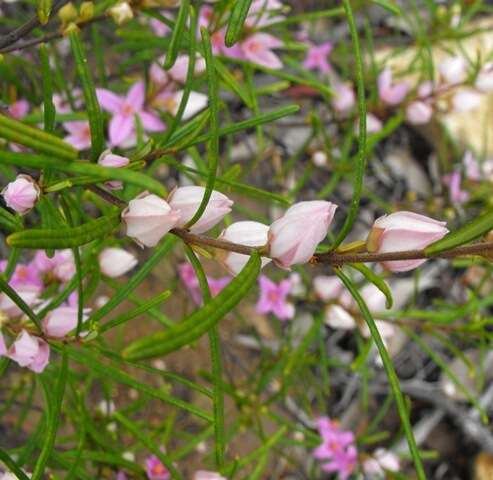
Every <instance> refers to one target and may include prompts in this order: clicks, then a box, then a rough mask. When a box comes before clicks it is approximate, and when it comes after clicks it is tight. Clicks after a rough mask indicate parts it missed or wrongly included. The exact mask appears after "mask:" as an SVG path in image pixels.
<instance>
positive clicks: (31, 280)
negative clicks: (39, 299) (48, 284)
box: [0, 260, 43, 289]
mask: <svg viewBox="0 0 493 480" xmlns="http://www.w3.org/2000/svg"><path fill="white" fill-rule="evenodd" d="M6 267H7V262H6V261H5V260H2V261H0V271H2V272H3V271H5V268H6ZM9 285H10V286H11V287H12V288H17V287H20V286H23V285H32V286H34V287H37V288H39V289H41V288H43V280H42V279H41V275H40V272H39V270H38V268H37V267H36V265H35V264H34V262H29V263H28V264H23V263H18V264H17V265H16V266H15V270H14V273H13V274H12V277H11V278H10V281H9Z"/></svg>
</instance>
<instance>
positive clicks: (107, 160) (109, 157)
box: [98, 150, 130, 190]
mask: <svg viewBox="0 0 493 480" xmlns="http://www.w3.org/2000/svg"><path fill="white" fill-rule="evenodd" d="M98 163H99V165H101V166H103V167H110V168H123V167H126V166H127V165H128V164H129V163H130V160H129V159H128V158H127V157H122V156H121V155H115V154H114V153H111V150H105V151H104V152H103V153H102V154H101V155H100V156H99V159H98ZM105 185H106V187H107V188H109V189H110V190H121V189H122V188H123V183H122V182H120V181H119V180H110V181H109V182H105Z"/></svg>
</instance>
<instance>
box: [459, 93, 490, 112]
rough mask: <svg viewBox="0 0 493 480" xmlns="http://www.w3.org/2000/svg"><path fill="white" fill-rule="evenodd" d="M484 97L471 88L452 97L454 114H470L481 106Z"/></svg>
mask: <svg viewBox="0 0 493 480" xmlns="http://www.w3.org/2000/svg"><path fill="white" fill-rule="evenodd" d="M482 98H483V97H482V95H481V94H480V93H479V92H477V91H476V90H472V89H471V88H464V89H462V90H460V91H459V92H457V93H456V94H455V95H454V96H453V97H452V108H453V111H454V112H459V113H461V112H468V111H469V110H472V109H474V108H476V107H479V105H480V104H481V99H482Z"/></svg>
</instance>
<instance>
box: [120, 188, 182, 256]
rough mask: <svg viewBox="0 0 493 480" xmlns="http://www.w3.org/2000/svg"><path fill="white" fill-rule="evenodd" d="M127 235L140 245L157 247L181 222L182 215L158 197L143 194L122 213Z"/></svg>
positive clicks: (132, 201)
mask: <svg viewBox="0 0 493 480" xmlns="http://www.w3.org/2000/svg"><path fill="white" fill-rule="evenodd" d="M122 219H123V221H124V222H125V225H126V226H127V235H128V236H129V237H132V238H133V239H134V240H135V241H136V242H137V243H138V244H139V245H144V246H146V247H155V246H156V245H157V244H158V242H159V240H161V238H163V237H164V235H166V234H167V233H168V232H169V231H170V230H171V229H172V228H174V227H176V226H177V224H178V221H179V220H180V213H179V212H177V211H175V210H173V209H172V208H171V207H170V205H169V204H168V202H166V201H165V200H163V199H162V198H160V197H158V196H157V195H154V194H151V193H148V192H143V193H142V194H141V195H139V196H138V197H137V198H134V199H133V200H130V202H129V203H128V207H127V208H126V209H125V210H124V211H123V213H122Z"/></svg>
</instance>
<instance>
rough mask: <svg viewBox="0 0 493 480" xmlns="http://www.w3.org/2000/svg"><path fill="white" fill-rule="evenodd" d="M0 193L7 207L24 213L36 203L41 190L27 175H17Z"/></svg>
mask: <svg viewBox="0 0 493 480" xmlns="http://www.w3.org/2000/svg"><path fill="white" fill-rule="evenodd" d="M1 193H2V195H3V198H4V200H5V203H6V204H7V207H9V208H11V209H12V210H14V211H16V212H17V213H20V214H21V215H24V214H26V213H27V212H29V210H31V209H32V208H33V207H34V205H36V202H37V201H38V198H39V195H40V193H41V191H40V189H39V187H38V184H37V183H36V182H35V181H34V180H33V178H31V177H30V176H29V175H17V178H16V179H15V180H14V181H13V182H10V183H9V184H7V186H6V187H5V188H4V189H3V190H2V192H1Z"/></svg>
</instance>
